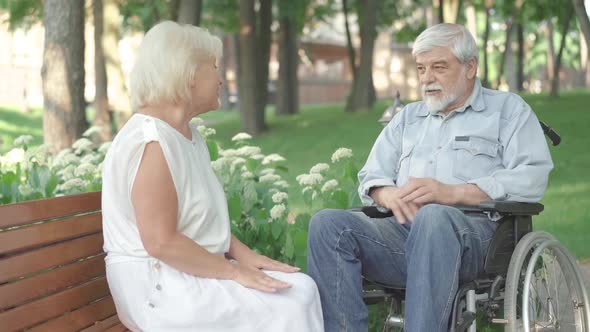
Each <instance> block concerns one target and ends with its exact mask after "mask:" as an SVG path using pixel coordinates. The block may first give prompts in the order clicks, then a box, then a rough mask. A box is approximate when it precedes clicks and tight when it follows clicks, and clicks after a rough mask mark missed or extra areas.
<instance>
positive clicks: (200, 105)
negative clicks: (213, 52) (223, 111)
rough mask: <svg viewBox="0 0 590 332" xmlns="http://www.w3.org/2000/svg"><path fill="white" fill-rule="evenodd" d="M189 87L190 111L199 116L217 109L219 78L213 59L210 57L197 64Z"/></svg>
mask: <svg viewBox="0 0 590 332" xmlns="http://www.w3.org/2000/svg"><path fill="white" fill-rule="evenodd" d="M190 85H191V86H190V87H191V96H192V102H191V111H193V112H195V113H196V114H201V113H205V112H209V111H211V110H214V109H217V108H218V107H219V88H220V87H221V76H220V75H219V72H218V71H217V65H216V64H215V58H213V57H211V58H208V59H206V60H203V61H201V62H200V63H199V66H198V68H197V71H196V72H195V77H194V79H193V80H192V82H191V83H190ZM196 114H195V115H196Z"/></svg>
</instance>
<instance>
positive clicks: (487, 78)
mask: <svg viewBox="0 0 590 332" xmlns="http://www.w3.org/2000/svg"><path fill="white" fill-rule="evenodd" d="M491 11H492V7H491V1H486V8H485V14H486V23H485V24H486V25H485V30H484V32H483V82H482V85H483V86H485V87H486V88H487V87H490V67H489V63H490V60H489V58H490V57H489V54H488V40H489V39H490V27H491V23H490V21H491V16H492V14H491Z"/></svg>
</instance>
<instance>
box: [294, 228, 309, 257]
mask: <svg viewBox="0 0 590 332" xmlns="http://www.w3.org/2000/svg"><path fill="white" fill-rule="evenodd" d="M293 240H294V243H295V252H296V253H297V255H300V254H302V253H305V252H307V232H303V231H301V230H299V231H297V232H296V233H295V237H294V239H293Z"/></svg>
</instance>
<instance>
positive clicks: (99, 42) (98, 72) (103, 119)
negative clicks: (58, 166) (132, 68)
mask: <svg viewBox="0 0 590 332" xmlns="http://www.w3.org/2000/svg"><path fill="white" fill-rule="evenodd" d="M92 14H93V15H92V16H93V21H94V77H95V84H94V87H95V92H94V111H95V115H94V122H93V124H94V125H95V126H100V128H101V130H100V133H99V137H100V139H101V140H102V141H108V140H110V139H111V136H112V130H111V113H110V112H109V97H108V93H107V87H108V83H107V82H108V80H107V69H106V62H105V57H104V50H103V26H104V15H103V1H102V0H93V2H92Z"/></svg>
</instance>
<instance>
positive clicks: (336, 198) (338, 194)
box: [330, 190, 349, 209]
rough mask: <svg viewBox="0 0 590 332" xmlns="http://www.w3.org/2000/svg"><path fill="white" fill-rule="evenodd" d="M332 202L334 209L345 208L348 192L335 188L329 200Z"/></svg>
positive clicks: (346, 206)
mask: <svg viewBox="0 0 590 332" xmlns="http://www.w3.org/2000/svg"><path fill="white" fill-rule="evenodd" d="M330 201H331V202H332V203H333V207H334V208H336V209H347V208H349V206H348V194H347V193H345V192H344V191H342V190H336V191H335V192H334V193H333V194H332V197H331V200H330Z"/></svg>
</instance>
